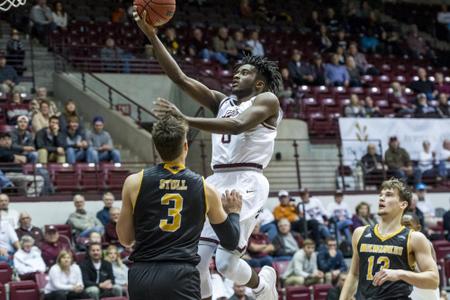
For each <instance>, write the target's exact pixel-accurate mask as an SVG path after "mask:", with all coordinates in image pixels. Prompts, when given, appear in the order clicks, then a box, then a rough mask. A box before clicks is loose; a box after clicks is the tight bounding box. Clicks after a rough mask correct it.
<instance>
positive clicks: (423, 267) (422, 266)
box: [373, 231, 439, 290]
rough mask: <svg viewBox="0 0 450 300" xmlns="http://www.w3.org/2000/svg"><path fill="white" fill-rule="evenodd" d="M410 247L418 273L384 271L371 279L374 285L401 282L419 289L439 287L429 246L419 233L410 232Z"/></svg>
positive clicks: (437, 275) (436, 271) (436, 270)
mask: <svg viewBox="0 0 450 300" xmlns="http://www.w3.org/2000/svg"><path fill="white" fill-rule="evenodd" d="M410 234H411V237H410V247H411V250H412V252H413V254H414V258H415V260H416V262H417V265H418V267H419V270H420V272H412V271H406V270H389V269H384V270H381V271H380V272H378V273H377V274H376V275H375V276H374V278H373V284H374V285H382V284H383V283H384V282H386V281H397V280H403V281H405V282H407V283H409V284H411V285H413V286H416V287H418V288H421V289H433V290H434V289H436V288H438V286H439V273H438V269H437V265H436V262H435V261H434V259H433V256H432V254H431V245H430V242H429V241H428V239H427V238H426V237H425V236H424V235H423V234H422V233H421V232H416V231H414V232H411V233H410Z"/></svg>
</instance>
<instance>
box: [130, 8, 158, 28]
mask: <svg viewBox="0 0 450 300" xmlns="http://www.w3.org/2000/svg"><path fill="white" fill-rule="evenodd" d="M133 18H134V20H135V21H136V23H137V25H138V26H139V28H140V29H141V30H142V31H143V32H144V33H146V34H155V33H156V30H155V27H153V26H152V25H150V24H148V22H147V21H146V20H147V11H146V10H145V9H144V10H143V11H142V16H139V14H138V12H137V7H136V5H135V6H133Z"/></svg>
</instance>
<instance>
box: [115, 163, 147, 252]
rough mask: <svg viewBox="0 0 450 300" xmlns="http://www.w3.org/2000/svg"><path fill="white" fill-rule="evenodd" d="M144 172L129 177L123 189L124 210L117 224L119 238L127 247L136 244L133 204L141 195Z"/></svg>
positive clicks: (122, 209) (121, 211)
mask: <svg viewBox="0 0 450 300" xmlns="http://www.w3.org/2000/svg"><path fill="white" fill-rule="evenodd" d="M141 179H142V172H140V173H136V174H132V175H130V176H128V177H127V179H126V180H125V182H124V184H123V188H122V208H121V210H120V216H119V220H118V221H117V224H116V231H117V236H118V237H119V241H120V243H121V244H122V245H123V246H125V247H131V246H132V245H133V243H134V238H135V237H134V225H133V203H135V202H136V198H137V196H138V193H139V188H140V185H141Z"/></svg>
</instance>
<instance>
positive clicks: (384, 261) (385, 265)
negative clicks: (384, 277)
mask: <svg viewBox="0 0 450 300" xmlns="http://www.w3.org/2000/svg"><path fill="white" fill-rule="evenodd" d="M374 262H375V256H370V257H369V258H368V265H367V276H366V278H367V280H373V276H374V275H375V274H373V265H374ZM390 263H391V262H390V260H389V257H387V256H380V257H378V259H377V265H381V266H380V271H381V270H383V269H389V265H390Z"/></svg>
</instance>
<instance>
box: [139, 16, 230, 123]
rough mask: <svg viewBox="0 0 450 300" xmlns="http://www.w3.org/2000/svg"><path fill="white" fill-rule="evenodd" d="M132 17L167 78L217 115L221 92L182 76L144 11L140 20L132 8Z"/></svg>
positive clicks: (182, 73) (184, 75)
mask: <svg viewBox="0 0 450 300" xmlns="http://www.w3.org/2000/svg"><path fill="white" fill-rule="evenodd" d="M133 16H134V19H135V20H136V23H137V25H138V26H139V28H140V29H141V30H142V32H143V33H144V34H145V35H146V36H147V38H148V39H149V41H150V42H151V43H152V45H153V51H154V53H155V56H156V59H157V60H158V62H159V64H160V65H161V68H162V69H163V70H164V72H165V73H166V74H167V76H169V78H170V79H171V80H172V81H173V82H174V83H175V84H176V85H178V86H179V87H180V88H181V89H182V90H183V91H185V92H186V93H187V94H189V96H191V97H192V98H193V99H195V100H196V101H197V102H198V103H200V104H201V105H203V106H205V107H207V108H208V109H209V110H211V111H212V112H213V113H214V115H215V114H217V111H218V109H219V104H220V101H222V99H224V98H225V97H226V96H225V95H224V94H222V93H221V92H218V91H214V90H211V89H209V88H208V87H206V86H205V85H204V84H202V83H200V82H199V81H197V80H195V79H193V78H190V77H188V76H186V74H184V72H183V71H182V70H181V69H180V67H179V66H178V64H177V63H176V61H175V60H174V59H173V57H172V56H171V55H170V53H169V51H167V49H166V47H164V45H163V43H162V42H161V41H160V40H159V38H158V35H157V34H156V31H155V28H154V27H152V26H151V25H150V24H148V23H147V22H146V21H145V20H146V19H147V12H146V11H145V10H144V11H143V13H142V18H140V17H139V15H138V14H137V11H136V7H134V11H133Z"/></svg>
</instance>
